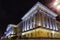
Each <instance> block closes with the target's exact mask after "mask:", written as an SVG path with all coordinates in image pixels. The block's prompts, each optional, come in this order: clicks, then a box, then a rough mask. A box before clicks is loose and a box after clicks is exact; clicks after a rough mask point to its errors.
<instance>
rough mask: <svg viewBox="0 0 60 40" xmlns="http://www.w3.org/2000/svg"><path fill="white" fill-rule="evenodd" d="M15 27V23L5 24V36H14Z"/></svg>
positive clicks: (15, 32)
mask: <svg viewBox="0 0 60 40" xmlns="http://www.w3.org/2000/svg"><path fill="white" fill-rule="evenodd" d="M16 27H17V25H14V24H9V25H8V26H7V29H6V32H5V37H7V38H11V37H14V36H16V34H17V31H16V30H17V29H16Z"/></svg>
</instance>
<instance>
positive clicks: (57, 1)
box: [53, 0, 60, 10]
mask: <svg viewBox="0 0 60 40" xmlns="http://www.w3.org/2000/svg"><path fill="white" fill-rule="evenodd" d="M53 6H54V7H56V9H58V10H59V9H60V0H55V1H54V3H53Z"/></svg>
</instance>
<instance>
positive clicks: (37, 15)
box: [22, 2, 60, 38]
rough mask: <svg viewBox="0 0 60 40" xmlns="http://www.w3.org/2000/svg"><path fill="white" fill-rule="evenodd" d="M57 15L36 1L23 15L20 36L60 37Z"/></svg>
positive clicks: (59, 24)
mask: <svg viewBox="0 0 60 40" xmlns="http://www.w3.org/2000/svg"><path fill="white" fill-rule="evenodd" d="M57 16H58V15H57V14H56V13H55V12H53V11H51V10H50V9H49V8H47V7H46V6H45V5H43V4H41V3H40V2H37V3H36V4H35V5H34V6H33V7H32V8H31V9H30V10H29V11H28V12H27V13H26V14H25V15H24V16H23V17H22V21H23V27H22V37H24V38H60V29H59V27H60V22H58V21H57V20H56V17H57Z"/></svg>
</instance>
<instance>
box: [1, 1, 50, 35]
mask: <svg viewBox="0 0 60 40" xmlns="http://www.w3.org/2000/svg"><path fill="white" fill-rule="evenodd" d="M37 1H38V0H20V1H18V0H0V10H1V11H0V36H2V34H3V33H4V31H5V29H6V27H7V25H8V24H17V23H19V22H20V21H21V17H22V16H23V15H24V14H25V13H26V12H27V11H28V10H29V9H30V8H31V7H32V6H33V5H34V4H35V3H36V2H37ZM39 1H40V2H42V3H43V4H48V3H50V2H51V0H39Z"/></svg>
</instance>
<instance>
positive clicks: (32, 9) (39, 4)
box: [21, 2, 58, 20]
mask: <svg viewBox="0 0 60 40" xmlns="http://www.w3.org/2000/svg"><path fill="white" fill-rule="evenodd" d="M37 7H39V8H41V9H42V10H44V11H46V12H48V13H50V14H51V15H52V16H54V17H56V16H58V15H57V14H56V13H55V12H53V11H51V10H50V9H49V8H47V7H46V6H44V5H43V4H41V3H40V2H37V3H36V4H35V5H34V6H33V7H32V8H31V9H30V10H29V11H28V12H27V13H26V14H25V15H24V16H23V17H22V18H21V19H22V20H24V19H25V18H26V17H27V16H28V15H29V14H31V13H32V12H33V11H34V10H36V9H37Z"/></svg>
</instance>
